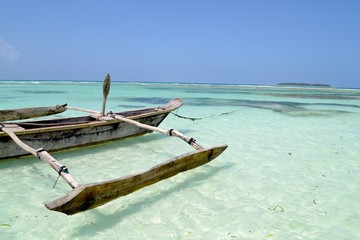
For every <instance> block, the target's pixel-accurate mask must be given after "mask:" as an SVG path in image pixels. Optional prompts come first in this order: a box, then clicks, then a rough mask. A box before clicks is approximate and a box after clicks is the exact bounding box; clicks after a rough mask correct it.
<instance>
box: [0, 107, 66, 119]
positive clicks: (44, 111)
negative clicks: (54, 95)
mask: <svg viewBox="0 0 360 240" xmlns="http://www.w3.org/2000/svg"><path fill="white" fill-rule="evenodd" d="M65 106H66V104H64V105H57V106H52V107H36V108H19V109H7V110H0V121H11V120H21V119H28V118H36V117H44V116H48V115H52V114H57V113H61V112H64V111H65V110H66V107H65Z"/></svg>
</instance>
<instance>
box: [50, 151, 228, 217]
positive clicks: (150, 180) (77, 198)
mask: <svg viewBox="0 0 360 240" xmlns="http://www.w3.org/2000/svg"><path fill="white" fill-rule="evenodd" d="M226 148H227V146H226V145H222V146H218V147H212V148H207V149H201V150H197V151H194V152H190V153H186V154H183V155H180V156H178V157H175V158H173V159H171V160H169V161H166V162H164V163H161V164H159V165H157V166H155V167H153V168H151V169H149V170H147V171H145V172H142V173H138V174H134V175H130V176H125V177H121V178H117V179H113V180H110V181H104V182H100V183H90V184H81V185H80V186H78V187H76V188H75V189H73V190H72V191H71V192H70V193H68V194H67V195H65V196H64V197H61V198H59V199H57V200H54V201H51V202H47V203H46V204H45V205H46V207H47V208H48V209H50V210H54V211H59V212H63V213H65V214H69V215H71V214H75V213H78V212H81V211H85V210H88V209H92V208H96V207H98V206H101V205H103V204H105V203H107V202H110V201H112V200H114V199H116V198H119V197H121V196H125V195H127V194H130V193H132V192H134V191H137V190H139V189H141V188H143V187H146V186H149V185H151V184H154V183H156V182H159V181H161V180H164V179H167V178H169V177H172V176H174V175H176V174H178V173H180V172H183V171H187V170H190V169H193V168H196V167H199V166H201V165H203V164H205V163H208V162H209V161H211V160H213V159H215V158H216V157H217V156H219V155H220V154H221V153H222V152H223V151H224V150H225V149H226Z"/></svg>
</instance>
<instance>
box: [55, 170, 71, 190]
mask: <svg viewBox="0 0 360 240" xmlns="http://www.w3.org/2000/svg"><path fill="white" fill-rule="evenodd" d="M62 172H63V173H69V169H68V168H67V167H66V166H64V165H62V166H61V167H60V169H59V171H58V174H59V175H58V177H57V179H56V181H55V183H54V186H53V188H55V186H56V184H57V182H58V181H59V178H60V176H61V173H62Z"/></svg>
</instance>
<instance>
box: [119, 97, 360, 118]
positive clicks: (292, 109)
mask: <svg viewBox="0 0 360 240" xmlns="http://www.w3.org/2000/svg"><path fill="white" fill-rule="evenodd" d="M124 100H126V101H127V102H141V103H149V104H157V105H160V104H165V103H166V102H168V101H169V99H168V98H126V99H124ZM184 102H186V104H187V105H191V106H201V107H204V106H208V107H224V106H235V107H249V108H257V109H266V110H272V111H274V112H276V113H281V114H286V115H289V116H292V117H312V116H335V115H339V114H348V113H352V112H351V111H347V110H336V109H328V108H339V107H342V108H344V107H346V108H357V109H358V108H360V106H359V105H355V104H338V103H302V102H290V101H264V100H262V101H260V100H243V99H215V98H186V99H184ZM319 106H320V107H324V108H325V107H326V108H327V109H311V108H310V107H319ZM189 118H191V117H189Z"/></svg>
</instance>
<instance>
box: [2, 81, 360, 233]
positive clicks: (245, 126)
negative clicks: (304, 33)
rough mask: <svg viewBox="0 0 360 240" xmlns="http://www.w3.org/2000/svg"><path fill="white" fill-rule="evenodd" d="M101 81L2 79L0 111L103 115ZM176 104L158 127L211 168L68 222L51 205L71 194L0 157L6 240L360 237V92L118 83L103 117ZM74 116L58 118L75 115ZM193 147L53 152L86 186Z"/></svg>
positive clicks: (32, 166)
mask: <svg viewBox="0 0 360 240" xmlns="http://www.w3.org/2000/svg"><path fill="white" fill-rule="evenodd" d="M101 89H102V83H100V82H88V83H85V82H82V83H80V82H30V81H23V82H11V81H7V82H6V81H0V109H11V108H21V107H34V106H45V105H49V106H50V105H56V104H63V103H68V105H70V106H77V107H83V108H91V109H96V110H100V109H101V105H102V90H101ZM175 97H181V98H182V99H183V101H184V105H183V106H182V107H181V108H180V109H179V110H178V111H176V112H175V113H176V114H178V115H181V116H185V117H191V118H197V119H196V120H195V121H191V120H188V119H184V118H179V117H176V116H175V115H169V116H168V118H167V119H166V120H165V121H164V122H163V123H162V124H161V127H163V128H174V129H177V130H179V131H180V132H183V133H184V134H186V135H189V136H192V137H194V138H196V139H197V142H198V143H199V144H201V145H204V146H214V145H220V144H228V145H229V147H228V149H227V150H226V151H225V152H224V153H223V154H222V155H221V156H220V157H219V158H217V159H216V160H214V161H212V162H210V163H209V164H207V165H204V166H202V167H199V168H197V169H194V170H192V171H188V172H185V173H182V174H179V175H177V176H175V177H173V178H170V179H168V180H165V181H162V182H160V183H157V184H155V185H152V186H149V187H147V188H144V189H141V190H139V191H137V192H135V193H133V194H130V195H128V196H125V197H122V198H119V199H117V200H115V201H112V202H111V203H108V204H106V205H104V206H101V207H99V208H96V209H93V210H90V211H86V212H83V213H80V214H76V215H73V216H66V215H64V214H61V213H58V212H52V211H49V210H47V209H46V208H45V206H44V205H43V204H44V202H46V201H49V200H53V199H56V198H58V197H60V196H62V195H65V194H66V193H67V192H69V191H70V190H71V188H70V187H69V186H68V185H67V184H66V183H64V181H62V179H60V180H59V182H58V183H57V185H56V187H55V188H53V185H54V182H55V180H56V178H57V173H56V172H55V171H54V170H53V169H51V168H50V167H48V166H47V165H46V164H45V163H42V162H41V161H39V160H38V159H37V158H35V157H22V158H17V159H9V160H2V161H0V199H1V201H0V239H324V240H325V239H360V230H359V229H360V201H359V200H360V186H359V182H360V164H359V163H360V148H359V142H360V124H359V123H360V90H356V89H334V88H287V87H274V86H272V87H265V86H263V87H262V86H224V85H185V84H160V83H151V84H150V83H149V84H147V83H120V82H113V83H112V86H111V90H110V95H109V98H108V103H107V109H108V110H112V111H121V110H130V109H137V108H142V107H149V106H157V105H161V104H163V103H165V102H167V101H168V100H169V99H171V98H175ZM77 115H82V114H81V113H78V112H75V111H71V110H68V111H66V112H64V113H62V114H60V115H58V116H61V117H65V116H77ZM188 151H192V149H191V148H190V147H189V146H187V145H186V144H185V143H183V142H182V141H180V140H179V139H175V138H170V137H167V136H162V135H159V134H156V133H152V134H148V135H145V136H142V137H138V138H131V139H128V140H125V141H121V142H118V141H114V142H109V143H106V144H101V145H96V146H91V147H86V148H81V149H74V150H70V151H64V152H57V153H54V154H53V155H54V156H55V158H57V159H58V160H59V161H60V162H62V163H63V164H64V165H66V166H67V167H68V168H69V169H70V172H71V174H72V175H73V176H74V177H75V178H76V179H77V180H78V181H79V182H81V183H86V182H96V181H101V180H107V179H112V178H115V177H119V176H122V175H127V174H131V173H136V172H139V171H142V170H145V169H148V168H150V167H151V166H153V165H155V164H157V163H160V162H162V161H165V160H167V159H169V158H172V157H174V156H176V155H179V154H181V153H185V152H188Z"/></svg>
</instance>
